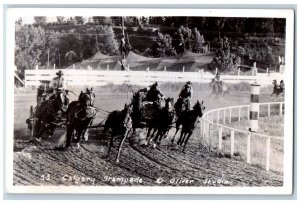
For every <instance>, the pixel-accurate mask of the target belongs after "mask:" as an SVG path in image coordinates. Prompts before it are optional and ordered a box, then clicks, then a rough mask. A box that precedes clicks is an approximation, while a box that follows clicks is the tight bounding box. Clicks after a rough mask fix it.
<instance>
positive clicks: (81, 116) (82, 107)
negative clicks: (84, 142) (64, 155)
mask: <svg viewBox="0 0 300 204" xmlns="http://www.w3.org/2000/svg"><path fill="white" fill-rule="evenodd" d="M94 100H95V94H94V93H93V92H92V89H91V90H89V89H87V92H86V93H83V92H81V93H80V95H79V98H78V101H72V102H71V103H70V105H69V107H68V110H67V124H68V125H67V142H66V146H65V147H66V148H67V147H69V146H70V144H71V141H72V139H74V141H75V143H76V144H77V145H79V142H80V140H81V139H82V138H83V137H84V136H85V134H86V131H87V128H88V126H89V125H91V124H92V122H93V119H94V118H95V115H96V110H95V109H94V107H93V103H94Z"/></svg>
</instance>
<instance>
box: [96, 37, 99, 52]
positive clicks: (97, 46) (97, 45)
mask: <svg viewBox="0 0 300 204" xmlns="http://www.w3.org/2000/svg"><path fill="white" fill-rule="evenodd" d="M97 36H98V35H97V34H96V48H97V51H99V44H98V37H97Z"/></svg>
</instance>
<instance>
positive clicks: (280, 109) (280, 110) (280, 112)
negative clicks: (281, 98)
mask: <svg viewBox="0 0 300 204" xmlns="http://www.w3.org/2000/svg"><path fill="white" fill-rule="evenodd" d="M279 116H282V103H280V104H279Z"/></svg>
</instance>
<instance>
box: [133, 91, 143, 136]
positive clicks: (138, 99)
mask: <svg viewBox="0 0 300 204" xmlns="http://www.w3.org/2000/svg"><path fill="white" fill-rule="evenodd" d="M144 98H145V94H143V93H141V92H136V93H134V94H133V97H132V102H131V105H132V113H131V119H132V128H133V131H135V129H136V128H141V127H144V126H143V125H142V124H141V123H140V121H141V119H142V117H143V99H144Z"/></svg>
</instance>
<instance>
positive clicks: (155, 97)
mask: <svg viewBox="0 0 300 204" xmlns="http://www.w3.org/2000/svg"><path fill="white" fill-rule="evenodd" d="M140 92H146V98H145V99H144V101H149V102H153V103H154V104H156V105H158V106H160V102H161V100H162V99H163V98H164V94H162V92H161V91H160V89H159V87H158V83H157V82H155V83H154V84H152V85H151V86H150V87H147V88H144V89H141V90H140Z"/></svg>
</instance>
